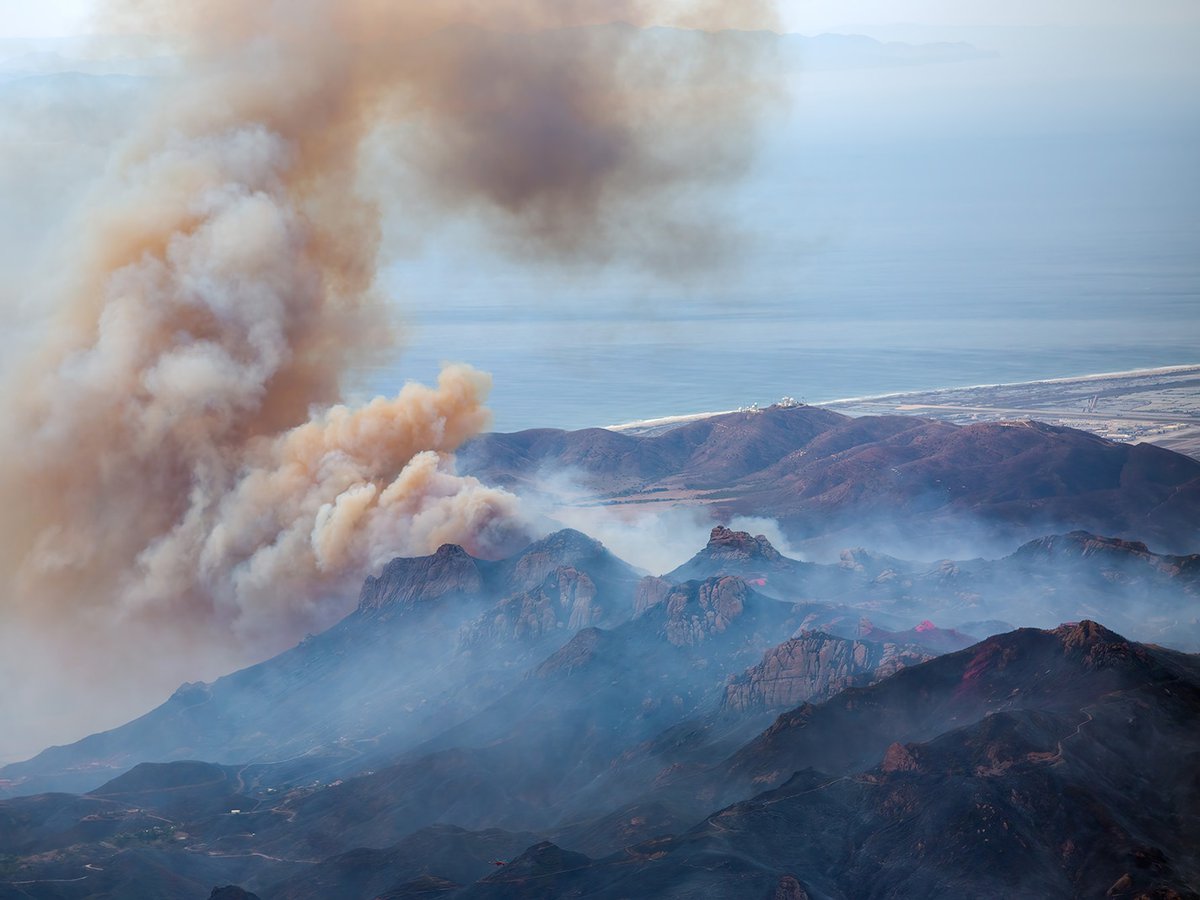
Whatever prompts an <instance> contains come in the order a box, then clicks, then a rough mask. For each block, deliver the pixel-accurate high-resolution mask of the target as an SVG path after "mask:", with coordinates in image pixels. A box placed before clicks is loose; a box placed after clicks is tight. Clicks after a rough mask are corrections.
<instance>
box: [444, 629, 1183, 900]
mask: <svg viewBox="0 0 1200 900" xmlns="http://www.w3.org/2000/svg"><path fill="white" fill-rule="evenodd" d="M1039 635H1040V636H1039ZM1007 637H1009V638H1010V640H1007V641H998V640H993V641H988V642H984V644H981V645H980V646H979V647H978V648H973V650H972V651H968V652H969V653H972V654H973V655H972V657H971V662H972V665H971V666H969V667H966V669H965V670H964V671H963V673H962V674H967V672H973V673H974V674H973V675H972V676H971V678H970V679H969V682H968V683H969V684H970V690H971V691H972V692H978V691H979V689H980V686H981V685H982V684H987V683H991V688H996V687H998V685H997V684H996V683H995V681H996V678H997V673H1003V677H1002V678H1001V679H1000V680H1002V681H1004V682H1006V683H1007V684H1009V685H1010V692H1011V691H1013V690H1015V692H1016V693H1015V694H1014V696H1028V697H1031V698H1036V702H1035V703H1032V704H1029V705H1024V706H1023V705H1021V704H1019V703H1010V704H1003V703H1002V704H1000V705H1004V706H1006V708H1004V709H1002V710H998V711H994V712H992V714H990V715H987V716H986V717H984V718H982V719H977V720H976V721H974V722H971V723H970V724H964V725H962V726H961V727H958V728H951V729H949V730H947V731H944V732H942V733H941V734H939V735H935V736H932V737H930V738H929V739H927V740H923V741H908V742H905V743H901V742H892V743H891V744H889V745H886V746H884V747H882V749H881V750H880V752H879V753H878V754H876V755H875V756H874V757H873V758H872V759H870V760H869V761H867V762H866V763H865V764H853V765H848V766H847V765H835V766H831V767H830V771H828V772H821V771H818V770H816V769H813V768H806V769H803V770H801V771H798V772H796V773H795V774H793V775H790V776H787V777H785V778H784V780H782V781H781V782H780V784H779V787H777V788H775V789H773V790H770V791H768V792H766V793H759V794H757V795H756V796H754V797H753V799H750V800H746V801H742V802H737V803H734V804H733V805H731V806H728V807H726V808H724V809H722V810H721V811H720V812H718V813H716V814H713V815H711V816H709V817H708V818H707V819H705V820H704V821H703V822H701V824H699V825H698V826H696V827H695V828H693V829H691V830H689V831H687V832H685V833H683V834H681V835H680V836H678V837H672V838H660V839H656V840H652V841H648V842H645V843H643V844H639V845H635V846H632V847H630V848H628V849H626V850H624V851H622V852H620V853H617V854H614V855H613V856H610V857H607V858H603V859H599V860H592V859H588V858H587V857H582V856H580V855H578V854H570V853H567V852H565V851H561V850H559V849H558V848H556V847H554V846H553V845H547V844H539V845H535V846H534V847H531V848H530V849H529V850H528V851H526V853H525V854H524V855H523V856H522V857H521V858H520V859H519V860H518V862H519V863H520V865H519V866H518V865H514V867H513V868H512V869H505V870H501V871H497V872H496V873H494V874H492V875H490V876H488V877H487V878H485V879H484V880H483V881H481V882H479V883H477V884H476V885H474V886H472V887H471V888H469V889H467V890H465V891H463V892H462V893H461V894H460V895H459V896H461V897H469V898H497V900H499V898H510V897H523V898H540V897H557V896H570V895H580V896H589V897H604V898H616V897H625V896H639V897H714V898H735V897H789V898H800V897H813V898H817V897H821V898H838V900H841V898H851V897H853V898H875V897H879V898H883V897H926V896H929V897H961V896H971V897H1012V896H1037V897H1064V898H1065V897H1079V896H1106V895H1107V896H1128V897H1134V896H1143V897H1162V898H1168V897H1195V896H1197V893H1196V885H1197V884H1200V851H1198V850H1197V848H1198V847H1200V812H1198V810H1200V779H1198V778H1197V776H1196V772H1197V763H1198V762H1200V730H1197V728H1196V727H1195V726H1196V722H1197V721H1200V663H1198V661H1197V660H1196V658H1195V657H1188V656H1185V655H1182V654H1175V653H1171V652H1169V651H1163V650H1161V649H1159V648H1155V647H1148V646H1144V645H1138V644H1131V643H1129V642H1127V641H1124V640H1123V639H1122V638H1120V637H1119V636H1118V635H1115V634H1113V633H1112V632H1108V631H1106V630H1105V629H1102V628H1100V627H1099V626H1096V625H1094V624H1093V623H1081V624H1080V625H1078V626H1071V627H1064V628H1061V629H1057V630H1055V631H1054V632H1051V633H1045V632H1042V633H1036V632H1035V633H1032V634H1031V633H1029V632H1018V633H1017V634H1016V635H1012V636H1007ZM974 651H979V652H978V653H975V652H974ZM1030 657H1032V658H1030ZM953 662H954V659H953V658H946V657H944V658H942V659H941V660H935V661H934V662H932V663H928V664H926V665H925V666H922V667H919V668H918V669H911V670H906V672H902V673H901V674H900V675H898V676H895V677H894V678H892V679H890V680H889V681H887V682H884V683H883V684H881V685H879V686H877V687H876V688H874V689H870V690H872V691H876V692H879V691H882V690H888V691H891V690H895V689H896V687H895V686H896V685H901V686H902V687H903V689H904V691H905V692H906V693H908V694H911V695H912V696H911V699H910V700H909V701H908V702H907V703H901V705H904V706H907V707H908V708H909V709H916V708H918V707H919V705H920V703H921V702H922V701H923V700H924V699H929V698H930V697H931V696H933V695H932V694H931V693H930V691H929V684H928V683H926V682H924V681H918V680H916V679H914V678H913V677H912V676H913V674H914V673H917V672H920V671H921V669H931V668H938V667H939V666H940V665H946V664H948V663H953ZM1031 663H1032V665H1031ZM1039 667H1040V668H1039ZM984 670H995V672H994V673H990V674H989V673H988V672H985V671H984ZM1047 670H1048V671H1047ZM1050 675H1057V677H1058V679H1059V680H1060V682H1061V683H1062V685H1063V688H1064V690H1063V691H1062V693H1061V694H1060V695H1058V696H1052V695H1051V692H1050V691H1049V690H1048V689H1047V685H1045V684H1044V683H1043V679H1044V678H1046V677H1049V676H1050ZM960 683H961V682H960ZM848 693H851V694H852V693H854V692H848ZM868 693H870V691H867V692H861V693H859V694H858V697H859V699H862V698H863V696H864V695H865V694H868ZM845 697H846V695H843V697H841V698H836V699H835V700H834V701H833V702H831V703H829V704H826V706H829V707H832V708H836V709H840V710H845V709H847V704H846V703H844V702H842V701H843V699H844V698H845ZM893 699H898V698H893ZM993 705H995V704H993ZM1035 707H1036V708H1035ZM858 708H861V704H858V703H855V704H853V706H852V707H851V709H852V710H853V709H858ZM869 713H870V710H868V714H869ZM842 715H843V716H844V715H845V713H842ZM781 721H782V720H781ZM840 724H843V721H842V720H837V719H835V720H820V719H818V718H816V717H811V718H810V720H809V725H808V726H807V727H809V728H811V729H813V730H814V732H817V733H819V735H820V737H823V738H824V739H825V740H826V741H828V742H830V743H832V744H834V745H837V746H838V747H841V748H842V749H843V751H844V750H845V748H846V747H847V741H848V740H849V737H850V735H849V730H848V729H846V728H844V727H842V728H839V727H838V726H839V725H840ZM776 734H777V732H776ZM769 736H770V733H768V735H767V736H764V739H768V738H769ZM818 740H819V738H818V736H817V735H816V734H814V739H813V741H812V744H810V745H808V746H810V747H811V746H812V745H813V744H815V743H816V742H817V741H818ZM901 740H903V739H901ZM768 743H769V740H768ZM778 749H779V748H778V746H776V747H775V748H774V749H773V750H772V749H769V748H768V747H767V746H766V745H765V744H764V742H763V739H760V741H756V742H754V743H752V744H751V745H749V746H748V747H747V748H746V750H745V751H744V753H743V754H739V756H742V757H744V756H745V755H746V754H750V755H761V754H764V753H766V754H768V755H769V754H771V753H773V752H775V751H777V750H778ZM808 757H811V753H809V754H808ZM787 761H788V763H789V764H803V763H804V762H806V754H805V752H804V749H803V748H802V747H800V746H799V745H797V746H796V747H795V748H794V752H793V753H791V754H790V755H789V756H788V760H787ZM839 772H840V773H841V774H838V773H839Z"/></svg>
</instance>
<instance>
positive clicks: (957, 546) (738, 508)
mask: <svg viewBox="0 0 1200 900" xmlns="http://www.w3.org/2000/svg"><path fill="white" fill-rule="evenodd" d="M460 462H461V467H462V468H463V469H464V470H465V471H468V472H470V473H472V474H475V475H478V476H479V477H480V478H483V479H484V480H487V481H489V482H491V483H493V484H502V485H508V486H511V487H514V488H517V489H519V490H521V491H524V492H538V491H542V492H546V491H547V490H549V488H548V487H547V485H549V484H552V483H554V482H552V481H548V480H547V476H550V475H555V476H557V477H558V479H559V480H560V481H561V479H562V478H563V477H566V478H569V479H571V480H573V481H575V482H576V483H578V485H579V486H580V487H581V488H582V489H584V490H586V491H589V492H590V493H591V494H592V495H594V496H596V497H598V498H599V499H600V500H601V501H603V502H607V503H612V504H638V505H639V506H643V507H646V508H654V507H655V506H656V505H664V506H665V505H681V504H682V505H689V504H690V505H700V506H701V507H702V508H703V509H705V510H709V511H711V513H712V515H713V516H714V517H715V518H716V519H718V520H727V519H728V518H729V517H731V516H734V515H738V514H745V515H757V516H771V517H774V518H776V519H778V520H779V522H780V525H781V526H782V527H783V528H784V530H785V532H786V533H787V534H788V536H789V537H790V538H791V539H793V540H794V541H798V542H803V541H810V542H813V543H814V544H819V545H820V546H822V547H824V548H830V547H836V546H846V545H847V544H868V545H872V544H873V545H875V546H880V545H885V546H889V547H894V546H900V547H903V548H905V549H906V551H907V552H933V553H937V554H939V555H945V554H947V553H950V552H961V551H962V550H965V549H968V548H970V547H971V546H979V545H980V544H981V543H984V544H985V545H988V546H992V547H996V548H999V547H1003V546H1012V545H1013V544H1015V543H1019V542H1022V541H1026V540H1032V539H1034V538H1037V537H1040V536H1042V535H1044V534H1053V533H1060V532H1066V531H1071V530H1076V529H1084V530H1087V531H1090V532H1092V533H1095V534H1105V535H1111V536H1114V537H1118V538H1124V539H1128V540H1134V541H1146V542H1148V543H1149V544H1150V545H1152V546H1153V547H1155V549H1157V550H1159V551H1160V552H1161V551H1165V552H1168V553H1176V554H1183V553H1189V552H1192V551H1194V550H1195V549H1196V547H1197V545H1200V461H1197V460H1195V459H1192V458H1191V457H1188V456H1183V455H1181V454H1178V453H1174V452H1172V451H1170V450H1165V449H1162V448H1159V447H1155V446H1153V445H1150V444H1121V443H1116V442H1113V441H1109V440H1106V439H1104V438H1100V437H1097V436H1096V435H1093V434H1089V433H1087V432H1083V431H1078V430H1075V429H1072V428H1062V427H1057V426H1050V425H1045V424H1042V423H1039V422H1032V421H1021V422H1012V423H995V422H990V423H978V424H973V425H966V426H956V425H951V424H948V423H945V422H939V421H935V420H931V419H924V418H920V417H916V416H862V417H858V418H851V417H849V416H843V415H840V414H838V413H835V412H831V411H829V410H826V409H821V408H818V407H812V406H804V405H796V406H790V405H789V406H772V407H769V408H767V409H763V410H755V411H746V412H736V413H727V414H724V415H717V416H712V417H709V418H705V419H700V420H697V421H694V422H688V423H685V424H682V425H680V426H678V427H675V428H672V429H670V430H668V431H666V432H663V433H656V434H652V435H635V434H627V433H621V432H615V431H611V430H607V429H603V428H589V429H583V430H581V431H559V430H555V429H533V430H530V431H521V432H516V433H512V434H489V435H485V436H483V437H480V438H478V439H476V440H475V441H473V442H472V443H471V444H469V445H468V446H467V447H466V448H464V450H463V452H462V453H461V455H460ZM968 552H969V551H968Z"/></svg>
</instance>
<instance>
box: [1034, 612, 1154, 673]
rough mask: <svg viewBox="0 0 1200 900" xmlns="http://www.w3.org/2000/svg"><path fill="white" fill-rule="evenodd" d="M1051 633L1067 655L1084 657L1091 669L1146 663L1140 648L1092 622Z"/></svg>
mask: <svg viewBox="0 0 1200 900" xmlns="http://www.w3.org/2000/svg"><path fill="white" fill-rule="evenodd" d="M1051 634H1053V635H1054V636H1055V637H1056V638H1058V640H1059V641H1060V642H1061V643H1062V647H1063V651H1064V652H1065V653H1066V655H1067V656H1069V657H1076V658H1081V659H1082V661H1083V663H1084V665H1085V666H1087V667H1088V668H1089V669H1097V668H1106V667H1110V666H1123V665H1128V664H1129V663H1131V662H1142V661H1145V657H1146V654H1145V652H1144V651H1143V650H1142V649H1141V646H1140V645H1138V644H1132V643H1130V642H1129V641H1127V640H1126V639H1125V638H1123V637H1121V635H1119V634H1117V633H1116V632H1113V631H1109V630H1108V629H1107V628H1105V627H1104V626H1103V625H1101V624H1100V623H1099V622H1093V621H1091V620H1090V619H1084V620H1083V621H1082V622H1068V623H1066V624H1063V625H1059V626H1058V627H1057V628H1055V629H1054V630H1053V631H1052V632H1051Z"/></svg>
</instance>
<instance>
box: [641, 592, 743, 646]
mask: <svg viewBox="0 0 1200 900" xmlns="http://www.w3.org/2000/svg"><path fill="white" fill-rule="evenodd" d="M662 603H663V605H664V606H665V607H666V614H667V620H666V624H665V626H664V630H665V632H666V636H667V640H668V641H670V642H671V643H672V644H674V645H675V646H677V647H678V646H682V645H684V644H693V645H694V644H699V643H700V642H701V641H703V640H704V639H705V638H707V637H710V636H712V635H714V634H721V633H722V632H724V631H725V630H726V629H727V628H729V626H730V624H731V623H732V622H733V621H734V620H735V619H736V618H737V617H738V616H740V615H741V614H742V612H743V610H744V609H745V608H746V582H744V581H742V579H740V578H732V577H728V576H726V577H724V578H709V579H707V580H706V581H689V582H687V583H686V584H682V585H679V586H678V587H675V588H673V589H672V590H671V592H670V593H669V594H667V596H666V598H665V599H664V600H663V601H662Z"/></svg>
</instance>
